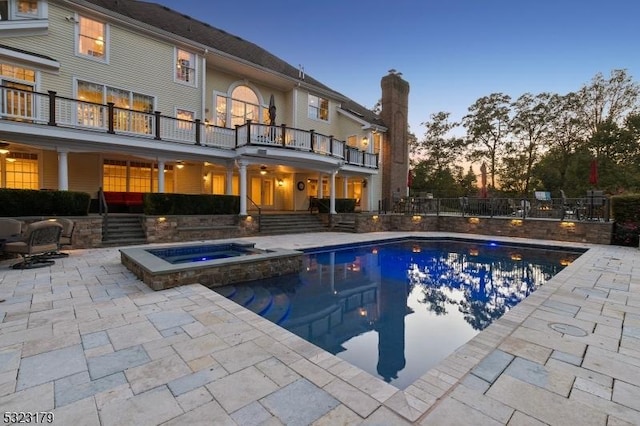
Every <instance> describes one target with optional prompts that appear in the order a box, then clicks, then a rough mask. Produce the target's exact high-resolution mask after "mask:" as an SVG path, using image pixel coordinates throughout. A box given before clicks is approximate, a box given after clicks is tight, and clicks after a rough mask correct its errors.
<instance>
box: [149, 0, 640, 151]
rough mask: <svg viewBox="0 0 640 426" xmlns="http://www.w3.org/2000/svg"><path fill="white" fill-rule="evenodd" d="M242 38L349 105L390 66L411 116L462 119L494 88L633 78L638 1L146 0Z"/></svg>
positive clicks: (363, 99)
mask: <svg viewBox="0 0 640 426" xmlns="http://www.w3.org/2000/svg"><path fill="white" fill-rule="evenodd" d="M148 1H153V2H155V3H160V4H163V5H166V6H168V7H170V8H172V9H174V10H176V11H179V12H181V13H183V14H187V15H189V16H191V17H192V18H195V19H198V20H200V21H204V22H207V23H209V24H211V25H212V26H214V27H217V28H220V29H223V30H225V31H227V32H229V33H231V34H234V35H237V36H240V37H242V38H244V39H246V40H248V41H251V42H253V43H255V44H257V45H259V46H260V47H262V48H264V49H266V50H268V51H269V52H271V53H272V54H274V55H276V56H278V57H279V58H280V59H283V60H284V61H286V62H288V63H289V64H291V65H293V66H295V67H298V66H299V65H302V66H303V67H304V70H305V73H306V74H307V75H310V76H312V77H313V78H315V79H316V80H318V81H321V82H322V83H324V84H325V85H327V86H329V87H331V88H332V89H334V90H336V91H338V92H340V93H342V94H343V95H345V96H347V97H349V98H351V99H352V100H354V101H356V102H358V103H359V104H361V105H363V106H365V107H368V108H372V107H373V106H374V105H375V103H376V102H377V101H378V100H379V99H380V98H381V90H380V79H381V78H382V77H383V76H384V75H386V74H387V73H388V71H389V70H390V69H395V70H397V71H399V72H401V73H402V77H403V78H404V79H405V80H407V81H408V82H409V85H410V93H409V125H410V128H411V131H412V132H413V133H414V134H415V135H416V136H417V137H418V138H419V139H422V138H423V137H424V132H425V128H424V126H422V123H424V122H426V121H428V120H429V119H430V117H431V115H432V114H435V113H437V112H439V111H444V112H449V113H450V114H451V116H450V121H461V120H462V117H463V116H464V115H466V114H467V110H468V108H469V107H470V106H471V105H472V104H473V103H474V102H475V101H476V100H477V99H479V98H481V97H483V96H488V95H490V94H491V93H496V92H501V93H505V94H507V95H509V96H511V97H512V99H514V100H515V99H516V98H517V97H519V96H521V95H522V94H524V93H527V92H529V93H533V94H537V93H541V92H551V93H558V94H566V93H568V92H571V91H575V90H578V89H580V87H582V86H583V85H585V84H588V83H589V81H590V80H591V79H592V78H593V77H594V76H595V75H596V73H602V74H603V75H604V76H605V77H607V76H609V74H610V73H611V71H612V70H614V69H626V70H627V72H628V73H629V75H631V77H632V78H633V79H634V81H640V52H639V50H638V45H639V44H640V23H639V22H638V20H639V17H640V1H637V0H602V1H595V0H528V1H525V0H437V1H436V0H324V1H308V0H307V1H305V0H299V1H291V0H262V1H255V0H244V1H242V2H240V3H238V2H232V1H228V0H225V1H221V0H209V1H206V0H180V1H171V0H159V1H154V0H148Z"/></svg>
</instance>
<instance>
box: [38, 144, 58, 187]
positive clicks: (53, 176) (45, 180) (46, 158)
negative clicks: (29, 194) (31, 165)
mask: <svg viewBox="0 0 640 426" xmlns="http://www.w3.org/2000/svg"><path fill="white" fill-rule="evenodd" d="M38 156H39V157H40V158H41V160H40V164H41V168H40V172H41V177H40V187H41V188H44V189H58V154H57V153H56V152H55V151H42V152H40V153H39V154H38Z"/></svg>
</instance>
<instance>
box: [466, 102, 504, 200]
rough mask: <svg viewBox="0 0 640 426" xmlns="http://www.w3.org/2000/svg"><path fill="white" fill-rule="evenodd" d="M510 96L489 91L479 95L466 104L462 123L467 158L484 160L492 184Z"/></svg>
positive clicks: (502, 139) (502, 144) (501, 147)
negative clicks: (487, 94) (467, 106)
mask: <svg viewBox="0 0 640 426" xmlns="http://www.w3.org/2000/svg"><path fill="white" fill-rule="evenodd" d="M510 102H511V97H509V95H505V94H503V93H492V94H491V95H489V96H485V97H482V98H480V99H478V100H477V101H476V102H475V103H474V104H473V105H471V106H470V107H469V114H467V115H466V116H465V117H464V118H463V120H462V124H463V126H464V127H465V128H466V129H467V144H468V148H469V155H468V158H469V160H471V161H478V160H487V161H488V162H489V175H490V177H491V187H492V188H495V187H496V172H497V168H498V161H499V155H500V154H501V153H502V151H503V150H504V147H505V141H506V137H507V134H508V132H509V112H510Z"/></svg>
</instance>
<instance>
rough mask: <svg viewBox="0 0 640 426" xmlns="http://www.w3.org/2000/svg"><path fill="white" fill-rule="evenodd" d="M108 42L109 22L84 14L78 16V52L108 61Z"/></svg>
mask: <svg viewBox="0 0 640 426" xmlns="http://www.w3.org/2000/svg"><path fill="white" fill-rule="evenodd" d="M108 43H109V37H108V26H107V24H105V23H104V22H100V21H96V20H93V19H90V18H86V17H84V16H80V17H79V18H78V39H77V49H78V54H80V55H83V56H88V57H91V58H93V59H96V60H98V61H102V62H106V61H107V52H108V51H109V49H108V48H109V46H108Z"/></svg>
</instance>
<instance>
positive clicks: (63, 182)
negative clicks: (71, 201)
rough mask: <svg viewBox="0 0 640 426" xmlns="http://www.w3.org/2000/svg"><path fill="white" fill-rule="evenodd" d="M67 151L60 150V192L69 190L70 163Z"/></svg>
mask: <svg viewBox="0 0 640 426" xmlns="http://www.w3.org/2000/svg"><path fill="white" fill-rule="evenodd" d="M67 153H68V151H66V150H60V149H58V190H60V191H68V190H69V161H68V159H67Z"/></svg>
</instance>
